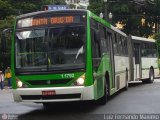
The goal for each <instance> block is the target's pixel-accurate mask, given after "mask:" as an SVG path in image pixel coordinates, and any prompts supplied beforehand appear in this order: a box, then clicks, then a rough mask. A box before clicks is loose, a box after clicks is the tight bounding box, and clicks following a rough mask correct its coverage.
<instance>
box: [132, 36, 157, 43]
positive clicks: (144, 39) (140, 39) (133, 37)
mask: <svg viewBox="0 0 160 120" xmlns="http://www.w3.org/2000/svg"><path fill="white" fill-rule="evenodd" d="M131 38H132V39H133V40H139V41H146V42H155V39H149V38H144V37H138V36H131Z"/></svg>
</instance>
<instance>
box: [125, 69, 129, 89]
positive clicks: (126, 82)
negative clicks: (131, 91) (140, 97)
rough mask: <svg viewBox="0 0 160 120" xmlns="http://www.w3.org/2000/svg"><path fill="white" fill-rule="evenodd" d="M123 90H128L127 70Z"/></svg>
mask: <svg viewBox="0 0 160 120" xmlns="http://www.w3.org/2000/svg"><path fill="white" fill-rule="evenodd" d="M124 90H128V71H127V70H126V80H125V87H124Z"/></svg>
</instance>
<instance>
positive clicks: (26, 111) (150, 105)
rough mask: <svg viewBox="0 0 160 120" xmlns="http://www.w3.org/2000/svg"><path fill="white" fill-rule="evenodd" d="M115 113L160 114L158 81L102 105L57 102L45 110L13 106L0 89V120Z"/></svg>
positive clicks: (69, 119) (93, 118)
mask: <svg viewBox="0 0 160 120" xmlns="http://www.w3.org/2000/svg"><path fill="white" fill-rule="evenodd" d="M118 114H131V115H132V117H133V115H137V114H138V115H139V114H160V80H158V79H157V80H155V82H154V83H153V84H142V83H137V84H131V85H130V87H129V89H128V91H123V90H122V91H120V92H118V93H117V94H115V95H114V96H112V97H111V98H110V99H109V101H108V103H107V104H106V105H104V106H100V105H95V104H94V103H92V102H74V103H58V104H53V105H52V108H50V109H47V110H46V109H43V106H42V104H35V103H15V102H14V101H13V96H12V90H10V89H6V90H0V120H1V119H2V118H3V119H2V120H4V119H6V116H7V117H8V119H20V120H48V119H49V120H50V119H51V120H104V119H109V118H110V119H112V117H113V116H112V115H114V117H115V115H118ZM135 117H136V116H135ZM119 118H121V117H119ZM119 118H117V119H119ZM156 118H158V119H160V115H159V116H156Z"/></svg>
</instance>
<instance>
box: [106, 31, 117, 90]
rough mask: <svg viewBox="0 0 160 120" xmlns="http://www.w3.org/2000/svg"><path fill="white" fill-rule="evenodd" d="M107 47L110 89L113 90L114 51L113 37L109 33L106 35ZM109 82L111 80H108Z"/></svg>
mask: <svg viewBox="0 0 160 120" xmlns="http://www.w3.org/2000/svg"><path fill="white" fill-rule="evenodd" d="M107 40H108V47H109V53H110V64H111V72H112V73H111V75H112V86H110V88H111V89H112V88H115V63H114V50H113V37H112V34H111V33H107ZM110 81H111V80H110Z"/></svg>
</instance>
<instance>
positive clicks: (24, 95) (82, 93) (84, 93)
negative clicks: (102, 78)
mask: <svg viewBox="0 0 160 120" xmlns="http://www.w3.org/2000/svg"><path fill="white" fill-rule="evenodd" d="M42 91H54V92H55V94H54V95H45V96H44V95H42ZM13 97H14V101H15V102H36V103H43V102H65V101H81V100H93V99H94V88H93V85H92V86H87V87H84V86H73V87H50V88H18V89H13Z"/></svg>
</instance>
